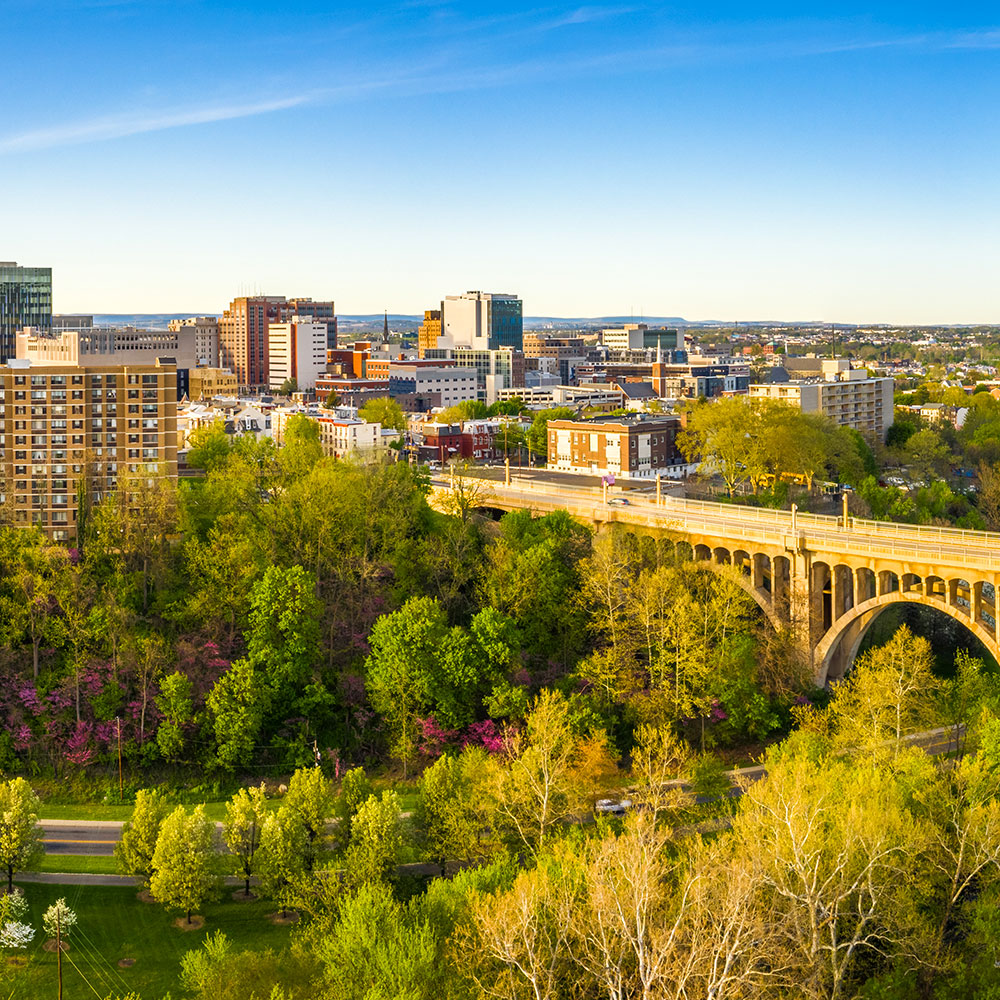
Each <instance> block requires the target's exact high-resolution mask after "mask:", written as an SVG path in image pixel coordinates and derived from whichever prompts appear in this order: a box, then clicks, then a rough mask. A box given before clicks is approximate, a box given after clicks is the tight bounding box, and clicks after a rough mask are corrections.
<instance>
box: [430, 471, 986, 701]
mask: <svg viewBox="0 0 1000 1000" xmlns="http://www.w3.org/2000/svg"><path fill="white" fill-rule="evenodd" d="M483 486H484V489H483V491H482V495H481V496H480V498H479V499H478V505H479V506H482V507H489V508H494V509H497V510H517V509H531V510H534V511H537V512H539V513H549V512H551V511H553V510H566V511H568V512H569V513H570V514H571V515H573V516H574V517H576V518H578V519H581V520H584V521H587V522H589V523H591V524H595V525H597V526H598V527H600V526H601V525H605V524H613V523H617V524H623V525H629V526H632V527H636V528H647V529H654V530H657V531H661V532H664V533H666V534H668V535H669V536H670V537H672V538H674V539H675V540H677V541H680V542H686V543H687V544H688V545H690V547H691V551H692V554H693V557H694V559H695V560H697V561H701V562H704V563H705V564H706V566H708V567H719V566H733V567H735V568H736V569H737V570H739V571H740V572H741V574H742V577H743V581H744V586H745V587H746V589H747V590H748V592H749V593H750V594H751V595H752V596H753V598H754V600H755V601H756V602H757V604H758V605H760V607H761V608H762V609H763V611H764V613H765V614H766V615H767V617H768V619H769V620H770V621H771V622H772V623H773V624H774V625H775V626H776V627H789V628H791V629H792V631H793V633H794V635H795V636H796V637H797V640H798V643H799V646H800V649H801V652H802V655H803V656H804V657H806V658H807V659H808V662H809V663H810V664H811V665H812V668H813V671H814V674H815V677H816V681H817V683H819V684H825V683H827V682H828V681H831V680H837V679H839V678H841V677H843V676H844V673H845V672H846V670H847V669H848V667H849V666H850V664H851V663H852V662H853V660H854V657H855V655H856V654H857V651H858V647H859V646H860V644H861V641H862V639H863V638H864V635H865V632H866V631H867V629H868V627H869V626H870V625H871V624H872V622H873V621H874V620H875V619H876V618H877V617H878V615H879V613H880V612H881V611H883V610H884V609H885V608H886V607H888V606H889V605H891V604H899V603H911V604H920V605H923V606H926V607H931V608H934V609H936V610H938V611H940V612H942V613H943V614H946V615H948V616H949V617H951V618H953V619H954V620H955V621H957V622H959V623H960V624H961V625H963V626H964V627H965V628H967V629H968V630H969V631H970V632H971V633H972V634H973V635H975V636H976V638H977V639H979V641H980V642H982V644H983V645H984V646H985V647H986V649H987V650H989V652H990V654H991V655H992V656H993V657H994V658H996V659H997V660H998V661H1000V615H998V607H997V593H998V588H1000V534H994V533H989V532H984V531H966V530H961V529H957V528H938V527H922V526H921V527H917V526H911V525H904V524H892V523H888V522H884V521H870V520H865V519H862V518H855V517H850V516H847V514H846V512H845V514H844V515H843V516H841V517H831V516H827V515H820V514H803V513H799V512H797V511H795V510H792V511H780V510H763V509H760V508H754V507H739V506H734V505H731V504H722V503H712V502H709V501H702V500H687V499H679V498H676V497H672V496H662V497H654V496H652V495H644V494H639V493H637V492H636V491H632V492H630V493H629V494H628V502H627V503H622V502H621V500H620V499H618V498H615V499H617V500H618V502H615V501H614V500H613V501H612V503H607V502H605V500H604V497H603V495H602V493H601V491H600V490H592V489H585V488H567V487H564V486H561V485H560V486H554V485H552V484H550V483H543V482H538V481H537V480H535V481H531V482H523V483H522V482H515V483H512V484H510V485H504V484H503V483H495V482H489V483H488V484H487V483H485V482H484V483H483ZM435 487H436V491H437V492H438V493H443V492H444V491H447V490H448V489H449V488H450V487H449V484H448V482H447V481H446V480H441V481H439V483H436V484H435Z"/></svg>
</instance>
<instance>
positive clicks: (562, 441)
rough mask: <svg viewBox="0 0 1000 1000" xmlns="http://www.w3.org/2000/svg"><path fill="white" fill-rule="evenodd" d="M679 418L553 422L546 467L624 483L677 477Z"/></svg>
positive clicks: (680, 466) (679, 469)
mask: <svg viewBox="0 0 1000 1000" xmlns="http://www.w3.org/2000/svg"><path fill="white" fill-rule="evenodd" d="M681 426H682V424H681V418H680V417H676V416H649V415H646V414H635V415H629V416H625V417H615V418H614V419H611V420H550V421H549V424H548V434H549V449H548V467H549V468H550V469H558V470H559V471H561V472H581V473H589V474H590V475H598V476H605V475H614V476H616V477H620V478H622V479H648V478H655V476H657V475H658V474H659V475H664V476H679V475H680V474H681V472H682V470H683V469H685V468H686V465H685V463H684V459H683V458H682V456H681V454H680V452H679V451H678V450H677V443H676V442H677V433H678V432H679V431H680V429H681Z"/></svg>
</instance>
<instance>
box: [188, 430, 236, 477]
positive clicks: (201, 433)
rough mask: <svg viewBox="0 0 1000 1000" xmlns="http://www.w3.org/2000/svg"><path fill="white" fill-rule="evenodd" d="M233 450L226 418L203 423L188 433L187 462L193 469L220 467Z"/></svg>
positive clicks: (207, 469)
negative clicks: (227, 431)
mask: <svg viewBox="0 0 1000 1000" xmlns="http://www.w3.org/2000/svg"><path fill="white" fill-rule="evenodd" d="M231 452H232V442H231V441H230V436H229V435H228V434H227V433H226V424H225V421H224V420H221V419H219V420H213V421H212V422H211V423H208V424H201V426H199V427H196V428H195V429H194V430H193V431H192V432H191V433H190V434H189V435H188V454H187V464H188V465H189V466H191V468H192V469H205V470H206V471H209V470H211V469H216V468H219V467H220V466H223V465H225V464H226V462H227V461H228V459H229V455H230V453H231Z"/></svg>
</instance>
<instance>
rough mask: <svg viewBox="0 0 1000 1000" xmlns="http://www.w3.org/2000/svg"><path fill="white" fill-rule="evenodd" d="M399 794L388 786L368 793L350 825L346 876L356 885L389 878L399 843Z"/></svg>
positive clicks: (395, 863)
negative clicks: (381, 790)
mask: <svg viewBox="0 0 1000 1000" xmlns="http://www.w3.org/2000/svg"><path fill="white" fill-rule="evenodd" d="M399 813H400V810H399V796H397V795H396V793H395V792H394V791H392V790H391V789H390V790H389V791H386V792H383V793H382V795H381V797H376V796H375V795H369V796H368V800H367V801H366V802H365V803H364V804H363V805H362V806H361V808H360V809H359V810H358V811H357V813H356V814H355V816H354V822H353V823H352V824H351V842H350V844H349V845H348V848H347V852H346V854H345V855H344V863H345V866H346V877H347V879H348V881H349V882H350V883H351V884H353V885H355V886H357V885H366V884H368V883H371V882H387V881H389V880H390V879H391V878H392V875H393V873H394V872H395V868H396V865H397V863H398V861H399V852H400V850H401V849H402V846H403V836H402V832H401V830H400V822H399Z"/></svg>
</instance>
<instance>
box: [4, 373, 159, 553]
mask: <svg viewBox="0 0 1000 1000" xmlns="http://www.w3.org/2000/svg"><path fill="white" fill-rule="evenodd" d="M0 473H2V489H3V501H4V502H5V503H7V504H8V505H9V506H10V507H11V508H12V510H13V517H14V521H15V523H23V524H28V523H34V524H36V525H38V526H39V528H41V529H42V530H43V531H44V532H45V533H46V534H47V535H48V536H49V537H50V538H52V539H54V540H56V541H72V540H73V539H75V538H76V532H77V501H78V497H77V484H78V482H79V480H80V479H81V478H83V477H84V476H86V477H87V480H88V482H89V490H90V497H91V499H92V500H93V501H94V502H98V503H99V502H100V501H101V500H102V499H103V498H104V497H105V495H106V494H107V493H108V492H110V491H112V490H114V489H115V488H116V487H117V484H118V480H119V478H120V477H123V476H126V475H136V474H138V475H149V476H154V475H155V476H167V477H169V478H171V479H173V480H176V479H177V369H176V366H175V365H173V364H166V363H163V364H160V363H158V364H156V365H70V366H59V365H53V364H48V365H46V366H44V367H39V366H32V364H31V362H30V361H26V360H13V361H10V362H8V364H7V365H4V366H2V367H0Z"/></svg>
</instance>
